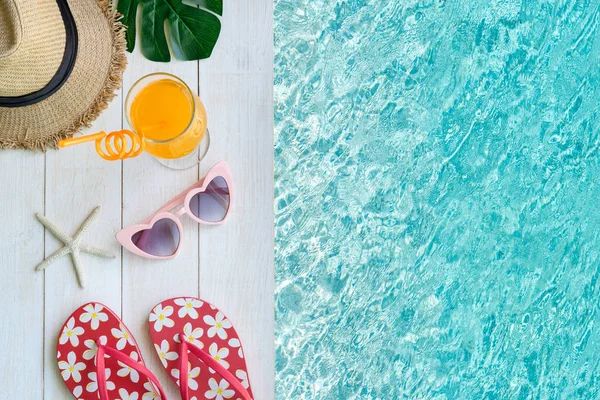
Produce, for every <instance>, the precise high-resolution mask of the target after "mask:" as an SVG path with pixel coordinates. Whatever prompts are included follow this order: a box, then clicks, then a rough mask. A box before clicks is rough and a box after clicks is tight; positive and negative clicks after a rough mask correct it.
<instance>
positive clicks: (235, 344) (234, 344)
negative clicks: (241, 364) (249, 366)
mask: <svg viewBox="0 0 600 400" xmlns="http://www.w3.org/2000/svg"><path fill="white" fill-rule="evenodd" d="M228 344H229V345H230V346H231V347H234V348H236V347H239V348H238V356H240V358H244V352H243V351H242V344H241V343H240V340H239V339H236V338H233V339H229V342H228Z"/></svg>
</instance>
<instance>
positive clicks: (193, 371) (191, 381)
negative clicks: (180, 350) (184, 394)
mask: <svg viewBox="0 0 600 400" xmlns="http://www.w3.org/2000/svg"><path fill="white" fill-rule="evenodd" d="M171 375H173V377H174V378H175V379H177V385H179V370H178V369H175V368H173V369H172V370H171ZM199 375H200V367H196V368H192V364H190V363H189V362H188V387H189V388H190V389H192V390H198V382H196V381H195V379H196V378H197V377H198V376H199Z"/></svg>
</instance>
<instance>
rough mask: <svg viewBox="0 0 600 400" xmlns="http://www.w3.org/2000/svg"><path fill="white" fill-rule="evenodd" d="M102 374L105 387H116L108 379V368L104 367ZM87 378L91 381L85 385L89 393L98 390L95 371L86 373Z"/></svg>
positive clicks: (113, 388) (110, 388) (112, 388)
mask: <svg viewBox="0 0 600 400" xmlns="http://www.w3.org/2000/svg"><path fill="white" fill-rule="evenodd" d="M104 374H105V376H106V389H108V390H115V388H116V386H115V384H114V383H113V382H111V381H109V380H108V378H110V368H105V369H104ZM88 378H90V380H91V382H90V383H88V384H87V386H86V387H85V390H87V391H88V392H90V393H94V392H96V391H98V377H97V376H96V373H95V372H90V373H89V374H88Z"/></svg>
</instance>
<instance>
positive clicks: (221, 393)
mask: <svg viewBox="0 0 600 400" xmlns="http://www.w3.org/2000/svg"><path fill="white" fill-rule="evenodd" d="M208 386H210V390H207V391H206V393H204V396H205V397H206V398H207V399H215V400H223V399H230V398H232V397H233V395H234V394H235V392H234V391H233V390H231V389H228V388H229V383H227V381H226V380H225V379H221V382H220V383H218V384H217V381H216V379H215V378H210V379H209V380H208Z"/></svg>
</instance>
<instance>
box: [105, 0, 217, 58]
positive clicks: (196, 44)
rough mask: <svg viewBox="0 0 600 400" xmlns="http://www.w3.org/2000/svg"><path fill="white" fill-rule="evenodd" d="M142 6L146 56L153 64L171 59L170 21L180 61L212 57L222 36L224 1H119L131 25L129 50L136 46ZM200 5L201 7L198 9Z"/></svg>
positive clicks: (129, 27) (142, 40)
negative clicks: (138, 14)
mask: <svg viewBox="0 0 600 400" xmlns="http://www.w3.org/2000/svg"><path fill="white" fill-rule="evenodd" d="M140 5H141V13H142V19H141V45H142V54H144V56H146V58H148V59H149V60H152V61H162V62H168V61H170V60H171V55H170V53H169V45H168V43H167V36H166V33H165V21H168V24H169V31H170V37H171V46H172V48H173V52H174V53H175V56H177V58H179V59H182V60H201V59H203V58H208V57H210V55H211V53H212V50H213V48H214V47H215V44H216V43H217V39H218V38H219V33H221V21H219V18H218V17H217V15H223V0H187V4H184V3H183V2H182V0H119V1H118V3H117V9H118V10H119V12H120V13H121V14H123V23H124V24H125V25H127V50H128V51H129V52H131V51H133V49H134V47H135V34H136V24H135V23H136V13H137V10H138V6H140ZM196 6H199V8H198V7H196Z"/></svg>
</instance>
